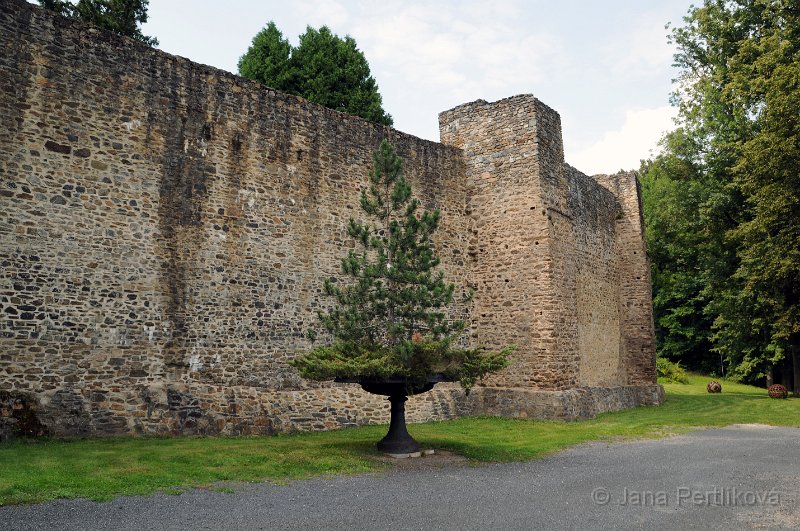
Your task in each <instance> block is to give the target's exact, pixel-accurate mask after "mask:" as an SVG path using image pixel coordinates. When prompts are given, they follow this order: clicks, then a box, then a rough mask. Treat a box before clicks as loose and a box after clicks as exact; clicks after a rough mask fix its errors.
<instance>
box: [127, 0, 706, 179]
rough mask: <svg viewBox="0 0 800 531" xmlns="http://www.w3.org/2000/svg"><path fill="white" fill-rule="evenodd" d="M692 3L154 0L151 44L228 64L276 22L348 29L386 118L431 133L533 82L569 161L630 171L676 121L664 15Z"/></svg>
mask: <svg viewBox="0 0 800 531" xmlns="http://www.w3.org/2000/svg"><path fill="white" fill-rule="evenodd" d="M689 4H690V0H627V1H625V0H583V1H578V0H556V1H553V0H548V1H539V0H533V1H515V0H508V1H506V0H494V1H492V0H477V1H471V0H468V1H456V0H430V1H394V0H283V1H257V0H227V1H224V0H150V10H149V16H150V20H149V21H148V22H147V24H145V26H144V28H143V32H144V33H145V34H146V35H153V36H155V37H158V39H159V41H161V44H160V45H159V48H161V49H162V50H164V51H167V52H169V53H173V54H176V55H181V56H184V57H187V58H189V59H191V60H193V61H196V62H199V63H205V64H209V65H212V66H215V67H217V68H221V69H223V70H228V71H230V72H236V70H237V69H236V65H237V62H238V59H239V57H240V56H241V55H242V54H243V53H244V52H245V51H246V50H247V48H248V46H249V45H250V42H251V41H252V38H253V36H254V35H255V34H256V33H257V32H258V31H259V30H260V29H261V28H263V27H264V26H265V25H266V24H267V23H268V22H269V21H270V20H273V21H274V22H275V24H276V25H277V26H278V28H279V29H280V30H281V31H282V32H283V34H284V36H285V37H287V38H288V39H289V41H291V42H292V43H293V44H297V37H298V36H299V35H300V34H301V33H302V32H304V31H305V28H306V26H307V25H311V26H314V27H319V26H322V25H327V26H328V27H329V28H331V30H332V31H333V32H334V33H337V34H339V35H342V36H343V35H345V34H347V35H350V36H352V37H353V38H354V39H355V40H356V42H357V43H358V46H359V48H360V49H361V50H362V51H363V52H364V54H365V55H366V57H367V60H368V61H369V64H370V67H371V69H372V75H373V76H374V77H375V79H376V80H377V82H378V86H379V89H380V92H381V94H382V96H383V106H384V109H386V111H387V112H389V113H391V114H392V116H393V117H394V123H395V127H396V128H397V129H399V130H401V131H404V132H406V133H410V134H413V135H416V136H419V137H422V138H427V139H430V140H436V141H438V140H439V129H438V122H437V115H438V113H439V112H441V111H444V110H447V109H450V108H452V107H455V106H456V105H460V104H462V103H466V102H469V101H474V100H476V99H484V100H488V101H494V100H498V99H501V98H505V97H508V96H513V95H515V94H522V93H533V94H534V95H535V96H536V97H537V98H539V99H540V100H542V101H543V102H544V103H546V104H547V105H549V106H550V107H553V108H554V109H555V110H556V111H558V112H559V113H560V114H561V122H562V129H563V133H564V144H565V155H566V159H567V162H569V163H570V164H572V165H573V166H576V167H577V168H578V169H580V170H582V171H583V172H585V173H588V174H594V173H611V172H616V171H617V170H619V169H637V168H638V167H639V160H640V159H643V158H647V157H648V156H650V155H651V152H652V151H653V150H655V149H656V143H657V141H658V139H659V138H660V136H661V134H662V133H663V132H665V131H667V130H669V129H671V128H672V122H671V118H672V116H674V114H675V113H674V109H673V108H671V107H670V106H669V94H670V92H671V90H672V83H671V80H672V78H674V77H675V75H676V71H675V70H674V69H673V68H672V66H671V64H672V54H673V50H672V48H671V46H670V45H669V44H668V42H667V38H666V36H667V33H668V31H667V30H666V29H665V28H664V25H665V24H666V23H667V22H671V23H672V24H673V26H674V25H676V24H678V25H679V24H680V23H681V20H682V17H683V15H685V14H686V12H687V10H688V8H689Z"/></svg>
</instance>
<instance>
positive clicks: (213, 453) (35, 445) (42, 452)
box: [0, 375, 800, 505]
mask: <svg viewBox="0 0 800 531" xmlns="http://www.w3.org/2000/svg"><path fill="white" fill-rule="evenodd" d="M707 382H708V378H706V377H702V376H695V375H692V376H690V383H689V384H688V385H681V384H665V385H664V387H665V388H666V390H667V401H666V402H665V403H664V405H662V406H660V407H640V408H637V409H633V410H627V411H620V412H616V413H607V414H604V415H600V416H598V417H597V418H596V419H593V420H587V421H578V422H561V421H537V420H517V419H503V418H490V417H480V418H463V419H458V420H453V421H447V422H430V423H426V424H414V425H411V426H410V427H409V431H410V432H411V433H412V435H414V437H415V438H416V439H417V440H418V441H419V442H420V443H422V444H423V445H424V446H425V447H429V448H437V449H447V450H451V451H454V452H457V453H459V454H462V455H464V456H466V457H468V458H470V459H473V460H475V461H520V460H526V459H535V458H538V457H542V456H544V455H546V454H548V453H551V452H554V451H557V450H561V449H563V448H565V447H568V446H571V445H574V444H578V443H582V442H587V441H598V440H619V439H620V438H641V437H660V436H664V435H668V434H672V433H681V432H685V431H688V430H691V429H694V428H696V427H700V426H726V425H729V424H737V423H761V424H771V425H782V426H800V400H797V399H788V400H774V399H770V398H768V397H767V393H766V391H765V390H764V389H758V388H755V387H750V386H746V385H741V384H736V383H732V382H726V381H723V382H722V391H723V392H722V394H719V395H710V394H708V393H706V390H705V384H706V383H707ZM385 431H386V427H385V426H367V427H363V428H355V429H347V430H340V431H332V432H325V433H306V434H294V435H279V436H275V437H242V438H176V439H162V438H138V439H133V438H114V439H80V440H66V441H62V440H35V441H19V442H14V443H3V444H0V505H8V504H15V503H32V502H40V501H45V500H52V499H56V498H76V497H79V498H90V499H94V500H107V499H111V498H113V497H115V496H120V495H143V494H151V493H153V492H155V491H158V490H161V491H164V492H175V493H179V492H181V491H183V490H185V489H188V488H193V487H203V486H209V485H213V484H214V483H216V482H220V481H286V480H292V479H301V478H308V477H312V476H317V475H322V474H354V473H360V472H369V471H377V470H381V469H384V468H385V467H386V466H387V465H386V464H385V463H384V462H382V461H380V460H378V459H376V457H377V456H378V453H377V451H376V450H375V447H374V445H375V442H377V441H378V439H380V438H381V437H382V436H383V435H384V433H385ZM212 488H220V487H212Z"/></svg>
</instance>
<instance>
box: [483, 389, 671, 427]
mask: <svg viewBox="0 0 800 531" xmlns="http://www.w3.org/2000/svg"><path fill="white" fill-rule="evenodd" d="M476 395H477V396H476V399H477V400H478V403H477V404H476V405H475V407H476V409H475V411H474V412H472V414H479V415H492V416H498V417H523V418H538V419H562V420H577V419H590V418H594V417H595V416H597V415H598V414H600V413H606V412H608V411H619V410H622V409H629V408H634V407H638V406H657V405H661V404H662V403H663V402H664V388H663V387H661V386H660V385H658V384H650V385H640V386H618V387H579V388H576V389H569V390H567V391H542V390H531V389H520V388H491V387H486V388H482V389H480V392H479V393H476Z"/></svg>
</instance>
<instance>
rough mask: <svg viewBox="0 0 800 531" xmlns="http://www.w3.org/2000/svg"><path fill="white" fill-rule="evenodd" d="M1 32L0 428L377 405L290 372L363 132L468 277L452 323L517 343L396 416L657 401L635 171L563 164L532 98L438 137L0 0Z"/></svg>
mask: <svg viewBox="0 0 800 531" xmlns="http://www.w3.org/2000/svg"><path fill="white" fill-rule="evenodd" d="M0 47H2V51H3V53H2V56H0V119H1V120H2V128H0V263H2V273H0V438H2V436H3V433H8V432H9V431H10V430H16V431H17V432H23V433H30V434H36V433H44V432H48V433H52V434H57V435H85V434H118V433H152V434H192V433H203V434H249V433H262V434H267V433H273V432H276V431H291V430H297V429H330V428H336V427H344V426H353V425H358V424H363V423H371V422H385V421H387V420H388V408H387V407H386V405H385V403H384V401H383V400H381V399H380V398H378V397H375V396H372V395H368V394H366V393H364V392H362V391H361V390H360V389H359V388H358V387H357V386H355V385H348V384H332V383H324V384H314V383H310V382H308V381H304V380H302V379H300V378H299V377H298V375H297V373H296V371H294V370H293V369H292V368H291V367H290V366H289V365H288V361H289V360H291V359H292V358H293V357H294V356H296V355H297V354H298V353H299V352H300V351H302V350H303V349H306V348H308V346H309V345H308V343H307V342H306V340H305V339H304V332H305V330H306V329H307V328H308V327H309V326H313V325H314V324H315V323H316V312H317V310H318V309H320V307H321V306H320V305H321V304H325V303H326V302H325V298H324V297H320V295H321V286H322V280H323V279H324V278H326V277H329V276H334V277H335V276H337V275H338V274H339V262H340V258H341V257H342V256H343V255H344V254H345V253H346V252H347V250H348V249H350V248H351V247H353V246H354V243H353V242H352V241H351V240H350V239H349V237H348V236H347V234H346V230H345V226H346V222H347V219H348V218H349V217H351V216H354V215H357V214H358V197H359V194H360V191H361V189H362V188H363V187H365V186H366V184H367V182H368V172H369V169H370V168H371V164H372V160H371V154H372V152H373V150H374V149H375V148H376V147H377V146H378V144H379V143H380V142H381V140H382V139H384V138H388V139H389V140H390V141H391V142H392V143H393V144H394V145H395V147H396V149H397V151H398V153H399V154H400V156H401V157H403V159H404V169H405V174H406V176H407V177H408V178H409V180H410V182H411V184H412V186H413V188H414V191H415V193H416V194H417V195H418V196H419V197H420V199H421V200H422V202H423V204H424V206H425V207H426V208H429V209H432V208H439V209H441V211H442V226H441V229H440V231H439V232H438V234H437V235H436V239H435V242H434V243H435V245H436V248H437V251H438V252H439V254H440V256H441V257H442V268H443V269H444V271H445V273H446V275H447V278H448V280H449V281H451V282H454V283H455V284H456V285H457V286H462V287H464V288H471V289H473V290H475V292H476V296H475V298H474V299H473V302H471V303H469V304H460V305H457V306H456V307H455V308H454V310H453V312H452V315H451V317H452V318H458V319H465V320H467V321H469V322H471V323H472V326H471V328H470V330H469V336H468V337H466V338H465V340H464V341H465V342H466V343H469V344H473V345H485V346H489V347H500V346H504V345H506V344H509V343H514V344H516V345H517V346H518V349H517V352H516V353H515V359H514V363H513V365H512V366H511V367H509V368H508V369H507V370H506V371H504V372H503V373H502V374H499V375H497V376H495V377H493V378H491V379H489V380H488V381H487V382H486V384H485V386H483V387H479V388H477V389H475V390H474V391H473V393H472V394H471V395H469V397H467V396H465V395H464V393H463V391H461V390H460V389H459V388H457V387H456V386H453V385H442V384H440V385H438V386H437V388H436V389H435V390H434V391H432V392H430V393H426V394H424V395H421V396H418V397H414V398H413V399H412V400H411V401H410V402H409V417H410V419H411V420H429V419H447V418H453V417H455V416H459V415H465V414H484V413H488V414H503V415H535V416H544V417H553V418H576V417H586V416H591V415H594V414H596V413H597V412H600V411H605V410H609V409H619V408H622V407H631V406H633V405H637V404H640V403H657V402H658V400H659V396H658V389H656V387H654V385H653V384H654V382H655V375H654V369H653V367H652V365H653V363H654V362H653V358H654V348H653V339H652V338H653V334H652V312H651V311H650V302H649V298H648V297H649V284H648V282H649V270H648V269H647V267H648V266H647V262H646V253H645V249H644V244H643V239H642V232H641V208H640V205H639V204H638V195H637V193H638V192H637V188H636V182H635V178H633V177H632V176H623V177H620V176H611V177H603V178H602V179H601V181H602V183H603V186H598V184H597V182H596V181H595V180H594V179H592V178H590V177H587V176H585V175H583V174H581V173H580V172H578V171H577V170H574V169H572V168H570V167H569V166H566V165H565V164H564V162H563V160H564V159H563V148H562V146H561V133H560V122H559V118H558V114H557V113H555V111H553V110H551V109H549V108H548V107H546V106H545V105H543V104H542V103H541V102H539V101H538V100H535V99H534V98H533V97H531V96H518V97H514V98H509V99H507V100H502V101H500V102H497V103H494V104H487V103H486V102H482V101H479V102H474V103H472V104H467V105H465V106H461V107H458V108H456V109H453V110H451V111H448V112H446V113H443V114H442V116H441V123H442V140H443V143H442V144H438V143H433V142H428V141H423V140H420V139H418V138H415V137H413V136H410V135H406V134H403V133H400V132H398V131H395V130H392V129H390V128H386V127H382V126H378V125H375V124H371V123H368V122H366V121H364V120H361V119H358V118H355V117H352V116H349V115H345V114H341V113H337V112H335V111H332V110H329V109H326V108H323V107H320V106H317V105H314V104H310V103H308V102H306V101H304V100H302V99H301V98H297V97H294V96H289V95H286V94H281V93H278V92H275V91H271V90H269V89H266V88H265V87H263V86H261V85H259V84H257V83H255V82H251V81H248V80H245V79H242V78H239V77H237V76H234V75H232V74H229V73H226V72H222V71H219V70H216V69H214V68H210V67H207V66H203V65H198V64H195V63H192V62H190V61H188V60H186V59H183V58H180V57H174V56H171V55H168V54H165V53H163V52H160V51H157V50H153V49H151V48H148V47H146V46H144V45H142V44H140V43H136V42H134V41H132V40H129V39H125V38H122V37H117V36H114V35H110V34H107V33H104V32H100V31H98V30H96V29H93V28H91V27H89V26H87V25H84V24H82V23H80V22H76V21H69V20H66V19H63V18H61V17H57V16H53V15H51V14H50V13H48V12H45V11H43V10H42V9H39V8H37V7H35V6H31V5H29V4H27V3H26V2H24V1H22V0H8V1H6V2H3V3H0ZM633 251H635V253H633ZM632 253H633V254H632ZM636 253H638V254H636ZM458 298H459V297H457V299H458ZM648 312H650V313H648ZM648 319H649V321H648ZM648 326H649V328H648ZM4 430H5V431H4Z"/></svg>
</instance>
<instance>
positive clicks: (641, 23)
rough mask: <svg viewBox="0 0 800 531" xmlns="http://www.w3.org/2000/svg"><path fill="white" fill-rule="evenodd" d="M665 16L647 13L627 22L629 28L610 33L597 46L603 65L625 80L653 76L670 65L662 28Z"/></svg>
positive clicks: (664, 31) (668, 48)
mask: <svg viewBox="0 0 800 531" xmlns="http://www.w3.org/2000/svg"><path fill="white" fill-rule="evenodd" d="M665 20H667V15H666V14H664V13H662V12H660V11H654V12H647V13H644V14H642V15H640V16H639V17H637V20H636V22H635V23H634V24H631V26H630V29H629V31H627V32H620V33H617V34H614V35H612V37H611V40H610V42H609V43H608V44H607V45H605V46H603V47H602V48H601V51H602V56H603V57H604V58H605V60H604V63H605V67H606V68H607V69H608V70H610V71H611V72H612V73H613V74H614V75H615V76H621V77H623V78H625V79H629V78H636V77H646V76H652V75H657V74H659V73H661V72H663V71H664V69H665V68H668V67H669V65H671V64H672V55H673V53H674V49H673V46H672V45H671V44H669V42H668V41H667V33H668V30H667V29H666V28H664V23H665Z"/></svg>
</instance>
